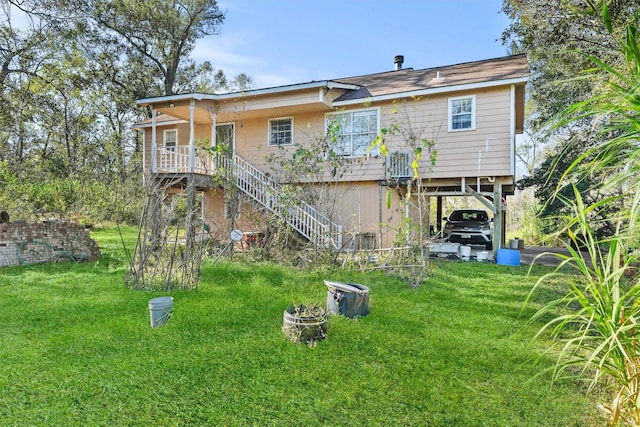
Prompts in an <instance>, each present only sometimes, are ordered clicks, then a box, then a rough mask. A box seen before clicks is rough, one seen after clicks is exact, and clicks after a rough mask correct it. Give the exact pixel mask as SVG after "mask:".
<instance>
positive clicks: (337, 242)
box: [217, 154, 342, 249]
mask: <svg viewBox="0 0 640 427" xmlns="http://www.w3.org/2000/svg"><path fill="white" fill-rule="evenodd" d="M217 165H218V168H222V169H223V170H224V171H226V172H227V173H228V175H227V177H228V178H229V179H231V180H232V182H234V183H235V185H236V186H237V188H238V189H239V190H240V191H241V192H242V194H244V195H245V196H247V197H249V198H250V199H251V200H253V201H255V202H257V203H258V204H259V205H260V206H262V207H264V208H266V209H267V210H269V211H270V212H273V213H274V214H276V215H278V216H279V217H280V218H283V219H284V220H285V221H286V222H287V224H288V225H289V226H290V227H291V228H293V229H294V230H295V231H297V232H298V233H300V235H302V236H303V237H304V238H306V239H307V240H309V241H310V242H312V243H314V244H316V245H318V246H322V247H326V248H330V249H341V248H342V226H341V225H339V224H336V223H334V222H333V221H331V220H330V219H329V217H327V216H326V215H324V214H322V213H320V212H318V210H317V209H316V208H314V207H313V206H311V205H309V204H308V203H305V202H302V201H297V202H295V203H291V202H290V201H288V200H287V198H286V196H285V189H284V187H283V186H282V185H280V184H278V183H276V182H275V181H273V180H272V179H271V178H269V177H268V176H267V175H265V174H264V172H262V171H260V170H258V169H257V168H255V167H254V166H253V165H251V164H250V163H249V162H247V161H246V160H244V159H243V158H241V157H240V156H238V155H233V157H229V156H227V155H224V154H217Z"/></svg>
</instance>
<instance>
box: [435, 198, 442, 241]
mask: <svg viewBox="0 0 640 427" xmlns="http://www.w3.org/2000/svg"><path fill="white" fill-rule="evenodd" d="M436 224H438V226H437V230H436V233H439V232H440V231H441V230H442V196H438V197H437V199H436Z"/></svg>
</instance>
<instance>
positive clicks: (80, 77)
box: [0, 0, 252, 218]
mask: <svg viewBox="0 0 640 427" xmlns="http://www.w3.org/2000/svg"><path fill="white" fill-rule="evenodd" d="M8 2H9V3H10V4H12V5H13V7H14V10H15V8H17V9H18V10H20V11H22V12H23V13H24V14H26V17H27V26H26V27H24V28H14V27H13V26H12V22H13V21H11V20H10V19H7V20H6V21H4V22H2V23H1V24H0V100H1V101H2V102H1V103H0V161H5V163H4V166H5V167H7V168H9V169H10V171H11V172H13V173H14V174H15V175H16V176H17V177H18V178H19V180H22V182H26V183H31V184H32V185H33V186H34V188H36V187H38V186H40V185H41V183H42V182H50V183H51V185H53V184H54V181H56V180H61V181H60V182H61V184H60V187H61V188H62V187H66V188H68V189H74V188H84V189H86V188H87V187H95V188H96V189H98V188H102V186H103V184H104V183H109V184H110V185H107V188H111V189H112V190H111V191H112V194H110V195H109V196H108V197H109V198H110V199H111V200H112V201H115V200H120V203H121V204H123V200H122V194H131V195H132V196H131V199H132V200H139V197H136V192H139V191H140V188H139V183H140V180H139V177H140V175H141V172H142V171H141V164H142V163H141V159H142V156H141V154H142V153H141V151H142V147H141V140H140V139H139V135H138V134H137V132H135V131H134V130H132V128H131V125H132V124H133V123H134V122H135V121H137V120H139V119H140V118H141V117H143V116H142V114H148V113H149V112H148V111H141V110H139V109H138V108H136V106H135V103H134V101H135V99H139V98H144V97H149V96H160V95H165V94H171V93H176V92H182V91H187V92H192V91H198V92H213V91H217V90H225V91H226V90H229V89H232V90H233V89H236V88H237V89H238V90H243V89H246V88H247V87H249V86H251V84H252V82H251V79H250V77H248V76H246V75H244V74H241V75H239V76H237V77H236V78H234V79H229V78H227V77H226V76H225V74H224V72H223V71H222V70H219V69H215V68H214V67H213V65H212V64H211V63H208V62H205V63H203V64H198V63H196V62H195V61H193V59H191V58H190V57H189V54H190V53H191V51H192V49H193V47H194V45H195V42H196V40H198V39H199V38H201V37H203V36H205V35H210V34H216V33H217V32H218V31H219V26H220V25H221V24H222V22H223V20H224V14H223V13H222V12H221V11H220V10H219V8H218V4H217V2H216V1H214V0H182V1H173V0H171V1H170V0H158V1H154V2H147V1H141V0H55V1H54V0H8ZM0 13H1V12H0ZM7 18H8V16H7ZM132 177H133V178H134V179H131V178H132ZM68 179H72V180H77V181H78V182H80V183H81V184H82V185H81V186H79V187H76V186H75V185H70V184H69V183H68V182H67V181H66V180H68ZM62 181H64V183H62ZM22 190H24V189H22ZM70 191H71V190H70ZM18 193H19V194H25V197H27V198H28V197H29V196H28V194H30V192H29V191H22V192H18ZM36 193H37V191H36ZM104 196H105V194H102V197H104ZM77 199H78V200H81V199H82V198H81V197H77ZM90 200H91V201H90ZM85 203H87V204H89V203H91V204H93V205H94V206H93V207H92V208H91V209H90V211H91V212H93V214H94V215H96V216H97V217H100V218H102V215H107V214H108V215H111V214H113V212H114V209H112V208H111V209H104V206H103V204H102V201H98V200H96V199H95V198H91V197H87V198H86V200H85ZM26 204H28V200H27V201H26ZM98 206H100V207H98ZM78 208H79V209H80V208H81V207H80V206H78ZM125 208H126V209H127V210H130V209H134V208H135V203H129V204H128V205H127V206H126V207H123V208H122V209H123V210H124V209H125ZM21 211H22V212H24V213H25V215H26V214H27V213H29V212H31V214H34V212H35V210H28V209H21ZM49 214H57V215H66V214H67V212H66V211H65V212H62V211H60V212H57V213H56V212H54V211H49Z"/></svg>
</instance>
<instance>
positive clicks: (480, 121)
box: [236, 87, 513, 181]
mask: <svg viewBox="0 0 640 427" xmlns="http://www.w3.org/2000/svg"><path fill="white" fill-rule="evenodd" d="M464 95H475V96H476V119H475V122H476V127H475V129H474V130H465V131H455V132H449V131H448V129H447V126H448V99H449V98H450V96H437V97H430V98H425V99H422V100H416V101H406V102H401V103H391V102H388V103H383V104H376V105H373V107H375V108H379V110H380V127H381V128H387V129H389V128H391V127H392V126H393V125H394V124H396V125H399V126H404V127H406V124H407V123H411V127H412V129H414V132H415V134H416V136H418V137H419V138H420V139H422V138H426V139H428V140H432V141H434V142H435V145H434V149H435V150H436V151H437V155H436V159H435V165H434V166H431V165H430V164H429V162H428V160H427V159H426V158H425V157H426V156H425V157H423V161H422V165H421V175H422V176H423V177H430V178H460V177H461V176H464V177H478V176H479V177H489V176H491V177H493V176H509V175H512V171H511V163H512V162H511V158H512V156H513V150H512V149H511V144H512V141H511V140H510V139H511V133H510V105H511V100H510V96H511V92H510V89H509V88H508V87H504V88H499V89H491V90H487V89H485V90H483V91H482V92H481V93H477V92H466V93H465V92H462V93H456V94H455V96H464ZM367 108H371V106H367ZM358 109H359V108H349V109H345V110H344V111H353V110H358ZM332 111H333V110H329V109H327V112H332ZM327 112H312V113H299V114H297V113H295V110H293V111H292V113H291V114H288V115H285V116H286V117H293V122H294V141H295V144H293V145H289V146H281V147H277V146H269V145H268V129H269V119H270V118H277V117H269V116H265V117H259V118H251V119H247V120H242V126H239V125H238V124H236V153H237V154H238V155H240V156H241V157H243V158H244V159H245V160H247V161H249V162H250V163H252V164H253V165H254V166H256V167H257V168H258V169H260V170H263V171H269V168H270V166H269V165H268V164H267V162H266V160H265V159H266V157H267V156H268V155H269V154H274V153H282V152H283V150H284V152H286V153H289V154H293V152H295V150H297V148H298V147H297V145H298V144H300V145H303V146H306V145H309V144H318V143H322V139H323V138H324V130H325V118H326V113H327ZM387 139H388V141H387V146H388V149H389V151H396V150H400V151H406V150H408V147H407V144H406V143H404V142H403V141H402V137H401V136H400V135H391V136H388V138H387ZM349 169H350V170H349V173H348V176H345V179H348V180H355V181H369V180H380V179H384V178H385V161H384V158H383V157H382V156H372V157H371V158H368V159H362V158H361V159H355V158H354V159H352V160H351V165H350V168H349ZM325 178H328V177H325Z"/></svg>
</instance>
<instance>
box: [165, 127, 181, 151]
mask: <svg viewBox="0 0 640 427" xmlns="http://www.w3.org/2000/svg"><path fill="white" fill-rule="evenodd" d="M162 140H163V142H164V148H166V149H169V150H172V151H173V150H175V149H176V145H178V130H177V129H169V130H165V131H164V132H163V134H162Z"/></svg>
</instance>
